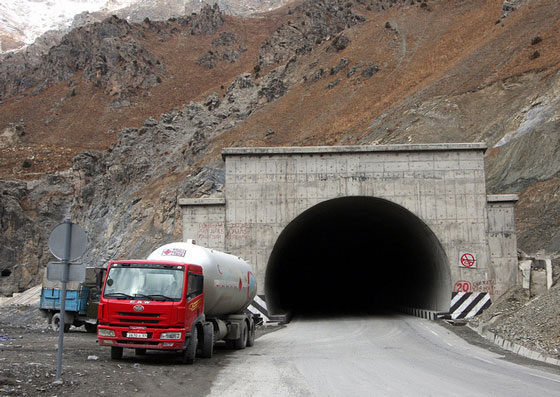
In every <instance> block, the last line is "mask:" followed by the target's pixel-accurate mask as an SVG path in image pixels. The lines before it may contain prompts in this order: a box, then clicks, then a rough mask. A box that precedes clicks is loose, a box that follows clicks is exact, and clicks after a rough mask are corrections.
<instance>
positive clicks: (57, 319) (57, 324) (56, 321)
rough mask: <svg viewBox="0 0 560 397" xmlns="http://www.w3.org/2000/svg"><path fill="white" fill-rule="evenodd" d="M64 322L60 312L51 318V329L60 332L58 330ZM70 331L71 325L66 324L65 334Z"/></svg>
mask: <svg viewBox="0 0 560 397" xmlns="http://www.w3.org/2000/svg"><path fill="white" fill-rule="evenodd" d="M61 320H62V316H61V315H60V312H58V313H55V314H53V316H52V318H51V328H52V330H53V331H55V332H58V328H59V327H60V321H61ZM68 331H70V324H64V332H68Z"/></svg>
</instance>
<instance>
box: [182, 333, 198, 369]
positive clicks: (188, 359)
mask: <svg viewBox="0 0 560 397" xmlns="http://www.w3.org/2000/svg"><path fill="white" fill-rule="evenodd" d="M197 345H198V331H197V329H196V326H193V327H192V331H191V337H190V338H189V340H188V342H187V347H186V349H185V350H184V351H183V364H194V358H195V357H196V348H197Z"/></svg>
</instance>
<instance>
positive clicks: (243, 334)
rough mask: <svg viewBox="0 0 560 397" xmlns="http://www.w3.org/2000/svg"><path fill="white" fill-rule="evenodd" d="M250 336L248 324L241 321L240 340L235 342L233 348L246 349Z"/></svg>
mask: <svg viewBox="0 0 560 397" xmlns="http://www.w3.org/2000/svg"><path fill="white" fill-rule="evenodd" d="M248 336H249V330H248V329H247V323H246V322H245V321H241V323H240V324H239V339H235V340H234V341H233V348H234V349H237V350H241V349H245V346H247V338H248Z"/></svg>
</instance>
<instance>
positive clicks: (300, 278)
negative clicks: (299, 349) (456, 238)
mask: <svg viewBox="0 0 560 397" xmlns="http://www.w3.org/2000/svg"><path fill="white" fill-rule="evenodd" d="M450 288H451V276H450V270H449V263H448V259H447V256H446V254H445V251H444V249H443V247H442V246H441V243H440V241H439V240H438V238H437V237H436V236H435V234H434V233H433V232H432V231H431V230H430V228H429V227H428V226H427V225H426V224H425V223H424V222H423V221H422V220H421V219H420V218H418V217H417V216H416V215H414V214H413V213H411V212H410V211H408V210H407V209H406V208H404V207H402V206H400V205H398V204H395V203H393V202H391V201H388V200H385V199H381V198H375V197H342V198H335V199H331V200H327V201H324V202H321V203H319V204H317V205H315V206H314V207H312V208H310V209H308V210H306V211H305V212H303V213H302V214H300V215H299V216H297V217H296V218H295V219H293V220H292V221H291V222H290V223H289V224H288V225H287V226H286V228H285V229H284V230H283V231H282V233H281V234H280V235H279V237H278V239H277V240H276V243H275V245H274V247H273V250H272V252H271V255H270V257H269V261H268V266H267V271H266V274H265V293H266V299H267V304H268V308H269V311H270V312H271V313H274V314H283V313H287V312H289V313H292V314H293V315H303V316H305V315H333V314H367V313H377V312H379V311H380V310H387V309H390V308H392V307H393V306H394V305H402V306H407V307H413V308H420V309H428V310H437V311H446V310H448V309H449V301H450V292H449V291H450Z"/></svg>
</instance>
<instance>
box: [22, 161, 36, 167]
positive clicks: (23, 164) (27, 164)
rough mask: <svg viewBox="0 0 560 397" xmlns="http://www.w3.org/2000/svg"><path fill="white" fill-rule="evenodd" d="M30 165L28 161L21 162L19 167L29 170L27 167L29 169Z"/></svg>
mask: <svg viewBox="0 0 560 397" xmlns="http://www.w3.org/2000/svg"><path fill="white" fill-rule="evenodd" d="M32 165H33V164H32V163H31V161H30V160H23V163H22V164H21V166H22V167H23V168H29V167H31V166H32Z"/></svg>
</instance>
